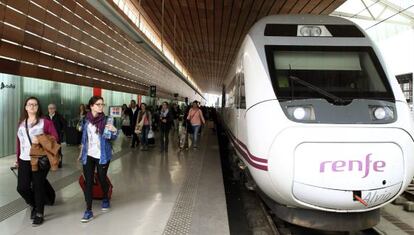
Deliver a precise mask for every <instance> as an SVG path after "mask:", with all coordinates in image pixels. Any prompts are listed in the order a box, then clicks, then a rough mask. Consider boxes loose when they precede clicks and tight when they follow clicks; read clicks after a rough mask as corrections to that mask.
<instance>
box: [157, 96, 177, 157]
mask: <svg viewBox="0 0 414 235" xmlns="http://www.w3.org/2000/svg"><path fill="white" fill-rule="evenodd" d="M173 120H174V119H173V114H172V112H171V111H170V110H169V109H168V103H167V102H163V103H162V108H161V111H160V131H161V135H160V139H161V140H160V142H161V151H165V152H167V151H168V135H169V133H170V129H171V126H172V125H173Z"/></svg>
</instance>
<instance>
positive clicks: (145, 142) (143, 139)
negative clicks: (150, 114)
mask: <svg viewBox="0 0 414 235" xmlns="http://www.w3.org/2000/svg"><path fill="white" fill-rule="evenodd" d="M149 130H150V126H149V125H144V126H143V127H142V132H141V144H142V145H145V146H146V145H148V132H149Z"/></svg>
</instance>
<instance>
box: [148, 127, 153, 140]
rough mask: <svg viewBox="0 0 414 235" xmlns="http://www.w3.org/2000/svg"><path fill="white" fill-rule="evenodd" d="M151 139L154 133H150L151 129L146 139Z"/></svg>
mask: <svg viewBox="0 0 414 235" xmlns="http://www.w3.org/2000/svg"><path fill="white" fill-rule="evenodd" d="M152 138H154V132H153V131H152V129H150V130H149V131H148V139H152Z"/></svg>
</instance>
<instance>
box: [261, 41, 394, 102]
mask: <svg viewBox="0 0 414 235" xmlns="http://www.w3.org/2000/svg"><path fill="white" fill-rule="evenodd" d="M266 55H267V60H268V66H269V72H270V74H271V77H272V83H273V88H274V90H275V92H276V95H277V96H278V97H279V98H280V99H306V98H324V99H326V100H328V101H329V102H331V101H333V100H330V99H331V98H330V97H334V96H336V97H340V98H341V100H346V101H352V100H353V99H361V98H371V99H382V100H394V96H393V93H392V90H391V87H390V85H389V83H388V80H387V78H386V75H385V72H384V70H383V69H382V67H381V65H380V63H379V60H378V58H377V57H376V55H375V53H374V52H373V50H372V48H369V47H346V48H345V47H307V46H292V47H291V46H266ZM321 90H322V92H321ZM328 93H329V94H331V96H330V95H327V94H328ZM329 96H330V97H329Z"/></svg>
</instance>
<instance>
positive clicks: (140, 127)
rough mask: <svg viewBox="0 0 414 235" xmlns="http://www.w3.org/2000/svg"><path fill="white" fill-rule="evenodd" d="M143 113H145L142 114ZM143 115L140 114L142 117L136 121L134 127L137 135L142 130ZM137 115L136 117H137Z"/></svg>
mask: <svg viewBox="0 0 414 235" xmlns="http://www.w3.org/2000/svg"><path fill="white" fill-rule="evenodd" d="M144 115H145V114H144ZM144 115H142V119H141V121H140V122H139V123H137V126H136V127H135V134H137V135H139V134H141V132H142V127H143V126H144ZM138 118H139V116H138V117H137V119H138Z"/></svg>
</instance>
